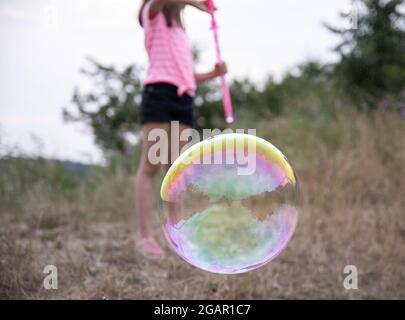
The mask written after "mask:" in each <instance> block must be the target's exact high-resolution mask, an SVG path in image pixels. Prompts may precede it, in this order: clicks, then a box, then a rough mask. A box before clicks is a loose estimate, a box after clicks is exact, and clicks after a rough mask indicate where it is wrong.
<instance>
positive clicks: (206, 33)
mask: <svg viewBox="0 0 405 320" xmlns="http://www.w3.org/2000/svg"><path fill="white" fill-rule="evenodd" d="M139 4H140V1H139V0H0V155H1V154H4V153H7V152H11V151H13V150H14V151H15V150H18V151H19V152H23V153H25V154H27V155H38V154H42V155H44V156H47V157H52V158H57V159H64V160H75V161H82V162H86V163H99V162H100V161H101V160H102V155H101V152H100V151H99V150H98V148H97V147H96V146H95V145H94V142H93V137H92V135H91V131H90V130H89V129H88V128H86V127H84V126H83V125H80V124H65V123H64V122H63V120H62V115H61V113H62V108H63V107H66V106H69V105H70V101H71V97H72V93H73V90H74V88H75V87H79V88H81V89H83V90H85V89H86V88H87V89H88V82H86V80H85V79H84V78H83V76H82V75H81V74H80V72H79V71H80V68H82V67H84V66H86V58H87V57H92V58H94V59H96V60H97V61H99V62H101V63H103V64H107V65H114V66H117V67H119V68H120V67H124V66H127V65H129V64H134V63H136V64H138V65H142V66H145V67H146V66H147V57H146V53H145V51H144V45H143V32H142V29H141V28H140V27H139V26H138V24H137V10H138V7H139ZM350 4H351V1H350V0H328V1H325V0H306V1H302V0H283V1H271V0H244V1H242V0H216V5H217V7H218V9H219V10H218V13H217V15H218V22H219V25H220V40H221V45H222V50H223V55H224V59H225V60H226V62H227V64H228V69H229V76H230V77H232V78H246V77H248V78H250V79H252V80H254V81H256V82H258V83H260V82H261V81H263V80H264V79H265V78H267V77H268V76H273V77H274V78H275V79H280V78H281V77H282V75H283V74H285V73H286V72H288V71H291V70H294V67H295V66H297V64H300V63H302V62H304V61H306V60H308V59H317V60H321V61H324V62H330V61H335V60H336V59H337V57H336V55H335V54H334V53H333V52H332V48H333V47H334V46H335V45H336V44H337V43H338V41H339V39H338V38H336V36H334V35H332V34H331V33H330V32H328V31H327V30H326V29H325V28H324V26H323V23H324V22H328V23H331V24H337V25H339V24H341V22H340V20H339V18H338V12H339V11H348V10H350ZM185 19H186V28H187V32H188V34H189V36H190V38H191V40H192V42H193V43H194V44H196V45H198V46H199V47H200V48H201V49H202V50H203V51H202V52H203V56H202V62H201V64H200V65H199V66H198V69H199V70H201V71H204V70H206V69H209V68H211V67H212V66H213V65H214V63H215V56H214V47H213V41H212V33H211V32H210V30H209V25H210V18H209V17H208V15H206V14H204V13H201V12H198V11H197V10H196V9H193V8H189V9H187V10H186V14H185Z"/></svg>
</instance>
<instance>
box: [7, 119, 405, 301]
mask: <svg viewBox="0 0 405 320" xmlns="http://www.w3.org/2000/svg"><path fill="white" fill-rule="evenodd" d="M258 133H259V135H261V136H263V137H265V138H268V139H270V140H271V141H272V142H273V143H274V144H275V145H277V146H279V147H280V149H281V150H283V151H284V152H285V153H286V154H287V155H288V156H289V158H290V160H291V162H292V164H293V165H294V167H295V169H296V172H297V175H298V177H299V179H300V190H301V210H300V222H299V225H298V228H297V231H296V233H295V235H294V238H293V239H292V241H291V242H290V244H289V246H288V247H287V249H286V250H285V251H284V252H283V253H282V254H281V255H280V256H279V257H278V258H277V259H276V260H274V261H273V262H272V263H270V264H268V265H267V266H265V267H263V268H261V269H259V270H257V271H253V272H250V273H247V274H243V275H236V276H218V275H213V274H209V273H206V272H203V271H199V270H197V269H195V268H193V267H191V266H189V265H188V264H186V263H185V262H183V261H182V260H180V258H178V257H177V256H175V255H174V254H170V255H169V257H168V258H167V259H165V260H164V261H155V262H154V261H147V260H145V259H143V258H142V257H140V256H139V255H138V254H137V253H136V252H135V251H134V242H133V241H134V232H133V230H134V217H133V216H134V215H133V213H132V205H131V204H132V203H131V179H130V178H129V177H128V176H127V175H126V174H124V173H117V174H116V175H114V176H113V177H109V178H108V179H106V180H105V182H104V183H102V184H100V185H99V186H97V187H96V188H95V190H94V192H90V193H89V192H86V193H83V195H82V196H81V197H79V198H78V199H76V200H75V201H71V200H58V201H49V197H48V196H47V194H46V192H45V193H44V189H43V188H42V187H41V186H32V188H31V190H30V192H29V193H28V194H27V195H24V196H22V197H21V204H22V208H23V212H22V213H21V214H15V213H14V212H12V210H10V208H3V207H1V204H0V209H1V212H0V297H1V298H33V299H47V298H51V299H54V298H63V299H65V298H67V299H70V298H79V299H81V298H84V299H93V298H96V299H102V298H106V299H116V298H134V299H140V298H142V299H150V298H161V299H169V298H171V299H178V298H188V299H208V298H212V299H250V298H257V299H284V298H293V299H295V298H303V299H312V298H343V299H357V298H360V299H366V298H372V299H375V298H389V299H391V298H402V299H404V298H405V268H404V264H405V250H404V249H403V248H404V245H405V209H404V208H405V179H404V178H405V170H404V164H405V123H404V120H403V119H398V118H396V117H395V116H394V115H386V116H379V117H377V118H375V119H369V118H365V117H362V116H357V115H356V116H354V115H347V116H345V117H342V118H339V119H337V120H335V121H332V122H326V123H320V122H314V121H305V120H300V119H292V118H281V119H279V120H276V121H273V122H271V123H270V124H266V123H262V124H261V125H259V128H258ZM48 192H49V191H48ZM158 226H159V224H158V223H156V232H157V233H159V234H160V232H159V227H158ZM160 240H161V242H162V243H164V241H163V239H162V237H161V238H160ZM48 264H54V265H56V266H57V267H58V272H59V289H58V290H55V291H46V290H44V289H43V286H42V279H43V277H44V275H43V274H42V270H43V268H44V266H45V265H48ZM348 264H351V265H356V266H357V268H358V270H359V289H358V290H352V291H347V290H345V289H344V288H343V285H342V282H343V277H344V275H343V268H344V266H345V265H348Z"/></svg>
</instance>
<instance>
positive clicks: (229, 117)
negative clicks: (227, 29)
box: [207, 0, 233, 123]
mask: <svg viewBox="0 0 405 320" xmlns="http://www.w3.org/2000/svg"><path fill="white" fill-rule="evenodd" d="M207 5H208V9H209V10H210V12H211V16H212V22H211V29H212V31H213V33H214V41H215V48H216V53H217V60H218V63H222V62H223V61H222V54H221V47H220V45H219V37H218V24H217V20H216V19H215V10H216V9H215V5H214V1H213V0H207ZM221 91H222V97H223V103H224V110H225V120H226V122H227V123H232V122H233V111H232V100H231V94H230V93H229V87H228V84H227V83H226V79H225V76H224V75H223V76H221Z"/></svg>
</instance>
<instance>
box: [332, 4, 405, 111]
mask: <svg viewBox="0 0 405 320" xmlns="http://www.w3.org/2000/svg"><path fill="white" fill-rule="evenodd" d="M355 3H356V2H355ZM357 3H358V9H359V11H358V16H357V26H353V28H346V29H343V28H335V27H331V26H328V25H327V27H328V29H329V30H331V31H332V32H334V33H336V34H338V35H340V36H341V38H342V42H341V43H340V44H339V46H337V47H336V51H337V52H338V53H339V54H340V56H341V60H340V62H339V63H338V64H336V66H335V77H336V79H337V81H338V83H339V84H340V85H341V87H342V88H343V89H344V91H345V93H347V94H348V95H349V96H350V97H351V98H354V99H355V100H356V102H360V104H359V105H362V107H364V106H366V107H367V108H375V107H376V105H377V102H378V101H379V100H381V99H383V98H386V97H387V96H397V95H398V94H399V93H400V92H401V90H403V89H404V88H405V30H404V14H403V13H401V11H400V8H401V5H403V4H404V1H403V0H391V1H383V0H359V1H358V2H357ZM353 13H355V12H353ZM353 13H350V14H348V13H345V14H344V13H341V17H342V18H343V19H350V18H353V17H352V15H353ZM361 102H365V103H363V104H362V103H361Z"/></svg>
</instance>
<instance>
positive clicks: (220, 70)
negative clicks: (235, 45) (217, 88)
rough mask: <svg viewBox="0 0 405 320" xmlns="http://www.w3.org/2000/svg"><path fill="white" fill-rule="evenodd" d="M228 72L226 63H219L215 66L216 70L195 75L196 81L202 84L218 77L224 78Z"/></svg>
mask: <svg viewBox="0 0 405 320" xmlns="http://www.w3.org/2000/svg"><path fill="white" fill-rule="evenodd" d="M227 72H228V69H227V67H226V64H225V63H224V62H222V63H217V64H216V65H215V68H214V70H212V71H209V72H204V73H195V74H194V76H195V80H196V81H197V83H202V82H206V81H209V80H213V79H215V78H217V77H220V76H223V75H225V74H226V73H227Z"/></svg>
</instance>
